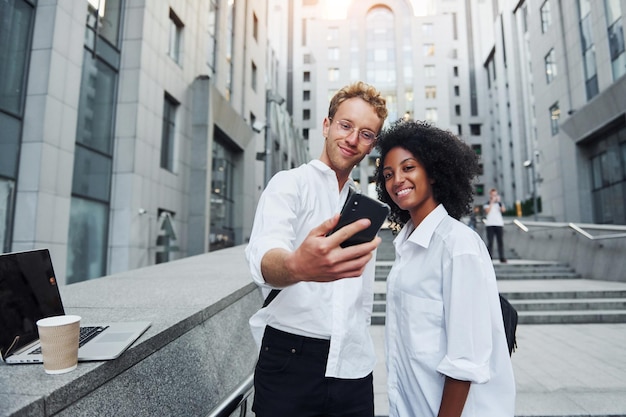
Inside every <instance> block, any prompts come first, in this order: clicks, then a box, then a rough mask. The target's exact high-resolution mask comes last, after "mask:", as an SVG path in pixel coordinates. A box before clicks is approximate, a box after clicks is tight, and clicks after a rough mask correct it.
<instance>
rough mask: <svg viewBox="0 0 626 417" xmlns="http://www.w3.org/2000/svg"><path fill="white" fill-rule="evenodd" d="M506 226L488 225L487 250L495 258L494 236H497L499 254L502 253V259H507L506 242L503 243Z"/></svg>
mask: <svg viewBox="0 0 626 417" xmlns="http://www.w3.org/2000/svg"><path fill="white" fill-rule="evenodd" d="M503 230H504V227H502V226H487V250H488V251H489V255H491V257H492V258H493V251H492V250H493V237H494V236H495V237H496V241H497V242H498V255H500V261H501V262H502V261H506V257H505V256H504V243H502V232H503Z"/></svg>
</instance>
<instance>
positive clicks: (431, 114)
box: [425, 107, 438, 123]
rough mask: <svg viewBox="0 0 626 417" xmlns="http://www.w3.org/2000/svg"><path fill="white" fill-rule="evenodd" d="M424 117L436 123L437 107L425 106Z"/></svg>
mask: <svg viewBox="0 0 626 417" xmlns="http://www.w3.org/2000/svg"><path fill="white" fill-rule="evenodd" d="M425 119H426V120H428V121H429V122H432V123H437V120H438V114H437V108H436V107H428V108H426V115H425Z"/></svg>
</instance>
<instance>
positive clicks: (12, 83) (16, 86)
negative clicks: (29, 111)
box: [0, 1, 35, 152]
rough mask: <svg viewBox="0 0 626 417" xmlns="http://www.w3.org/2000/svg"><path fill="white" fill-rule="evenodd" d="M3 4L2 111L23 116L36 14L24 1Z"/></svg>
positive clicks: (0, 45)
mask: <svg viewBox="0 0 626 417" xmlns="http://www.w3.org/2000/svg"><path fill="white" fill-rule="evenodd" d="M4 4H5V5H3V6H0V10H1V14H2V24H1V25H0V109H2V110H6V111H7V112H9V113H12V114H14V115H20V114H21V113H22V105H23V100H24V96H25V77H26V74H27V73H28V71H27V63H28V57H29V56H30V45H29V37H30V36H29V34H30V22H31V21H32V20H34V16H35V12H34V9H33V8H32V7H30V6H28V5H27V4H26V3H25V2H17V4H16V2H14V1H11V2H8V3H7V2H5V3H4ZM2 130H4V129H2ZM0 142H2V141H1V140H0ZM3 152H4V151H3Z"/></svg>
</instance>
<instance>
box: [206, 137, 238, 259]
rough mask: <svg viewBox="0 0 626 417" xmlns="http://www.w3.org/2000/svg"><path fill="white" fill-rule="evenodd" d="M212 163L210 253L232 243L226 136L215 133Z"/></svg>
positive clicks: (231, 158) (231, 162)
mask: <svg viewBox="0 0 626 417" xmlns="http://www.w3.org/2000/svg"><path fill="white" fill-rule="evenodd" d="M215 136H216V139H215V141H214V142H213V158H212V164H211V170H212V172H211V226H210V227H211V229H210V235H209V251H214V250H218V249H224V248H228V247H231V246H234V244H235V231H234V224H235V221H234V218H233V217H234V205H235V201H234V198H235V190H234V187H233V182H234V181H233V180H234V172H235V160H236V158H235V156H236V155H235V153H234V152H233V151H231V149H230V148H229V147H227V146H226V145H225V142H224V137H225V136H226V135H225V133H224V132H223V131H221V130H219V128H218V129H217V130H216V134H215Z"/></svg>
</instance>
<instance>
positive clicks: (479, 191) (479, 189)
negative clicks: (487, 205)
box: [474, 184, 485, 197]
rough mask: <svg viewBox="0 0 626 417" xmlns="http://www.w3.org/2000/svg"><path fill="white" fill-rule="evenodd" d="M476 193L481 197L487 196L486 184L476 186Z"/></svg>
mask: <svg viewBox="0 0 626 417" xmlns="http://www.w3.org/2000/svg"><path fill="white" fill-rule="evenodd" d="M474 192H475V193H476V195H477V196H479V197H480V196H484V195H485V184H476V185H475V186H474Z"/></svg>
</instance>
